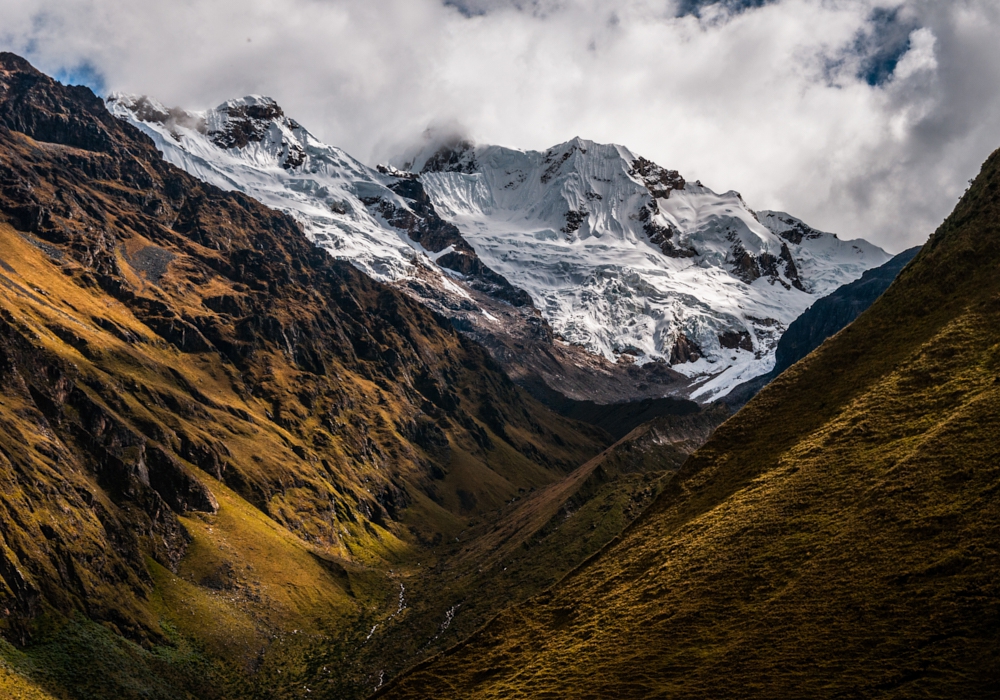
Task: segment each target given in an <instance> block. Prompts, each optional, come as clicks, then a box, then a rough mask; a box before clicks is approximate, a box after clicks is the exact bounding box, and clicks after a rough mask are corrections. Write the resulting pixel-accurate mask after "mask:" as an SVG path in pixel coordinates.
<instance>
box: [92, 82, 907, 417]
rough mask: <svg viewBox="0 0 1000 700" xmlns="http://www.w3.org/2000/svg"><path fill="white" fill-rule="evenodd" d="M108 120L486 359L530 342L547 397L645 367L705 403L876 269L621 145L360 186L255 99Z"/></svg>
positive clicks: (342, 156) (567, 148) (137, 104)
mask: <svg viewBox="0 0 1000 700" xmlns="http://www.w3.org/2000/svg"><path fill="white" fill-rule="evenodd" d="M108 105H109V108H110V109H111V111H112V112H113V113H114V114H116V115H117V116H118V117H120V118H122V119H125V120H127V121H129V122H131V123H132V124H134V125H135V126H137V127H139V128H140V129H142V130H143V131H145V132H146V133H147V134H148V135H149V136H151V137H152V138H153V139H154V141H155V142H156V144H157V147H158V148H159V149H160V150H161V151H162V152H163V154H164V157H165V158H166V159H167V160H168V161H170V162H172V163H173V164H175V165H178V166H180V167H181V168H183V169H185V170H187V171H188V172H190V173H192V174H194V175H196V176H198V177H200V178H202V179H204V180H206V181H208V182H211V183H212V184H215V185H217V186H219V187H222V188H224V189H228V190H240V191H242V192H245V193H246V194H249V195H250V196H253V197H255V198H257V199H259V200H260V201H262V202H264V203H265V204H268V205H270V206H273V207H275V208H278V209H282V210H284V211H287V212H288V213H290V214H291V215H292V216H294V217H295V218H296V219H298V220H299V221H300V223H301V224H302V227H303V230H304V231H305V233H306V235H307V236H308V237H309V238H310V239H311V240H312V241H314V242H315V243H316V244H317V245H319V246H322V247H323V248H325V249H326V250H328V251H329V252H330V253H331V254H332V255H334V256H336V257H339V258H343V259H346V260H349V261H351V262H352V263H353V264H354V265H356V266H357V267H358V268H360V269H361V270H362V271H364V272H366V273H367V274H369V275H371V276H372V277H375V278H376V279H379V280H381V281H385V282H388V283H390V284H393V285H395V286H397V287H399V288H401V289H403V290H405V291H407V292H409V293H411V294H413V295H414V296H416V297H417V298H419V299H421V300H422V301H424V302H425V303H428V304H430V305H431V306H432V307H434V308H435V309H436V310H438V311H440V312H442V313H445V314H446V315H448V316H450V317H452V318H453V319H454V320H455V322H456V324H457V325H458V326H459V327H460V328H463V330H466V331H469V332H472V333H473V335H475V336H476V337H477V338H479V339H481V340H483V339H484V338H485V342H486V343H487V345H488V346H490V347H491V349H493V350H494V352H495V354H498V355H501V356H502V357H499V356H498V359H501V361H502V362H503V361H504V360H505V359H506V360H507V361H508V364H510V363H514V364H516V363H517V362H518V360H517V358H514V357H513V355H516V354H517V353H516V351H515V352H510V351H509V350H510V347H508V346H510V343H508V342H506V341H504V340H503V336H505V335H506V336H510V337H516V339H517V342H515V343H514V345H515V346H516V347H517V348H518V349H523V347H524V343H525V342H530V343H535V342H542V343H548V345H549V346H551V350H552V351H553V352H554V353H555V355H553V353H552V352H549V351H548V350H546V351H545V352H544V353H542V354H546V355H547V356H549V357H553V356H558V358H559V361H557V362H556V364H557V365H558V367H556V368H554V369H550V370H549V371H547V372H542V374H543V375H544V376H545V381H546V382H547V383H548V384H550V385H553V384H555V385H558V384H559V383H560V382H561V381H566V382H569V381H570V380H569V379H567V378H566V376H568V375H569V374H572V373H573V372H576V373H577V374H581V373H582V375H581V376H586V375H587V374H588V373H593V372H597V373H598V374H604V375H608V376H611V375H615V376H617V375H624V374H626V373H631V376H632V377H633V380H634V382H635V383H636V384H637V385H644V384H645V383H646V381H645V380H644V379H643V380H642V381H640V380H639V379H636V378H635V377H636V376H637V375H636V373H635V371H633V369H632V368H643V367H645V368H646V369H647V370H649V371H647V372H646V375H649V374H650V373H652V374H656V375H657V376H660V375H662V376H667V375H669V381H668V380H663V381H664V382H665V384H664V386H666V385H667V384H669V385H670V386H671V388H670V391H672V392H674V393H683V394H686V395H690V396H692V397H693V398H696V399H698V400H702V401H704V400H710V399H714V398H718V397H721V396H723V395H725V393H726V392H728V391H729V390H730V389H731V388H732V387H734V386H736V385H737V384H739V383H741V382H743V381H745V380H747V379H749V378H752V377H754V376H757V375H760V374H764V373H766V372H767V371H769V370H770V369H771V368H772V367H773V365H774V348H775V346H776V344H777V341H778V338H779V337H780V335H781V333H782V332H783V331H784V329H785V328H787V326H788V325H789V324H790V323H791V322H792V321H793V320H794V319H795V318H797V317H798V316H799V315H800V314H801V313H802V312H803V311H804V310H805V309H806V308H807V307H808V306H809V305H810V304H811V303H812V302H813V301H814V300H815V299H817V298H819V297H822V296H824V295H826V294H828V293H829V292H831V291H833V289H835V288H836V287H838V286H840V285H842V284H845V283H847V282H850V281H852V280H854V279H856V278H858V277H860V276H861V274H862V273H863V272H864V271H865V270H867V269H869V268H871V267H875V266H878V265H880V264H882V263H884V262H885V261H886V260H888V259H889V257H890V256H889V255H888V254H886V253H885V252H884V251H882V250H881V249H879V248H877V247H876V246H873V245H871V244H870V243H867V242H866V241H863V240H855V241H843V240H840V239H839V238H838V237H837V236H835V235H833V234H828V233H823V232H820V231H816V230H814V229H812V228H810V227H808V226H806V225H805V224H804V223H803V222H801V221H799V220H798V219H795V218H794V217H791V216H789V215H787V214H784V213H781V212H760V213H755V212H754V211H752V210H751V209H750V208H749V207H747V205H746V204H745V203H744V202H743V200H742V198H741V197H740V195H739V194H738V193H736V192H726V193H724V194H717V193H715V192H713V191H712V190H710V189H709V188H707V187H705V186H703V185H702V184H701V183H700V182H695V183H689V182H686V181H685V180H684V178H683V177H681V175H680V174H678V173H677V172H675V171H671V170H666V169H664V168H661V167H660V166H658V165H656V164H654V163H652V162H650V161H648V160H645V159H643V158H641V157H638V156H635V155H634V154H633V153H631V152H630V151H629V150H628V149H626V148H624V147H621V146H615V145H601V144H595V143H593V142H590V141H585V140H582V139H574V140H572V141H570V142H568V143H565V144H562V145H560V146H556V147H554V148H552V149H549V150H548V151H546V152H544V153H542V152H535V151H527V152H526V151H518V150H513V149H508V148H501V147H497V146H478V147H477V146H473V145H472V144H470V143H466V142H453V143H451V144H448V145H446V146H444V147H433V148H430V147H428V148H425V149H423V150H422V151H418V152H415V153H413V154H411V155H410V156H409V157H408V158H405V159H401V160H400V161H399V162H397V163H396V166H397V167H392V166H380V167H379V168H378V169H377V170H375V169H372V168H369V167H367V166H365V165H364V164H362V163H360V162H358V161H357V160H355V159H353V158H352V157H350V156H349V155H348V154H346V153H344V152H343V151H342V150H340V149H338V148H335V147H332V146H328V145H326V144H323V143H322V142H320V141H319V140H318V139H316V138H315V137H314V136H312V135H311V134H310V133H309V132H308V131H307V130H306V129H305V128H303V127H302V126H301V125H300V124H298V123H297V122H295V121H294V120H292V119H290V118H288V117H286V116H285V115H284V113H283V111H282V110H281V108H280V107H279V106H278V105H277V104H276V103H275V102H274V101H273V100H270V99H268V98H264V97H246V98H243V99H239V100H232V101H230V102H227V103H225V104H223V105H220V106H219V107H217V108H216V109H213V110H208V111H205V112H186V111H183V110H179V109H167V108H166V107H164V106H163V105H161V104H159V103H157V102H155V101H154V100H151V99H149V98H145V97H131V96H125V95H112V96H111V97H109V98H108ZM532 306H533V307H534V308H532ZM535 309H537V310H538V311H539V312H540V314H541V317H542V318H544V321H545V322H547V324H548V326H550V327H551V329H552V333H554V336H555V340H554V341H553V339H552V338H551V336H550V334H548V331H546V330H544V329H542V330H539V326H538V323H540V319H538V318H537V312H536V311H535ZM542 325H544V324H542ZM525 329H528V331H530V332H527V333H526V330H525ZM484 334H485V335H484ZM539 339H540V340H539ZM581 348H582V349H584V350H586V351H587V352H586V353H583V354H581V353H580V349H581ZM583 355H588V357H587V358H586V359H584V357H583ZM567 358H568V359H567ZM667 366H669V370H667V371H666V374H664V371H663V370H659V369H657V368H660V367H664V368H665V367H667ZM508 369H509V370H510V369H511V367H510V366H508ZM619 370H621V371H619ZM625 370H628V372H625ZM524 371H535V370H534V369H532V368H529V369H528V370H524ZM519 373H522V371H521V369H518V370H517V371H512V374H514V375H517V374H519ZM564 375H566V376H564ZM646 375H643V376H646ZM553 388H556V389H559V390H561V391H564V392H565V393H568V394H572V391H567V390H566V389H565V387H562V386H554V387H553Z"/></svg>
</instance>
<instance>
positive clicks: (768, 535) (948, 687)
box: [380, 154, 1000, 699]
mask: <svg viewBox="0 0 1000 700" xmlns="http://www.w3.org/2000/svg"><path fill="white" fill-rule="evenodd" d="M998 269H1000V154H994V155H993V156H991V157H990V159H989V160H988V161H987V163H986V164H985V165H984V167H983V171H982V173H981V174H980V176H979V177H978V178H977V179H976V181H975V183H974V184H973V185H972V187H971V188H970V190H969V191H968V192H967V193H966V195H965V197H964V198H963V199H962V201H961V202H960V203H959V205H958V207H957V208H956V210H955V212H954V213H953V214H952V216H951V217H949V219H948V220H947V221H946V222H945V223H944V224H943V226H942V227H941V228H940V229H939V230H938V231H937V232H936V233H935V234H934V236H933V237H932V238H931V239H930V241H929V242H928V244H927V245H926V246H925V247H924V249H923V250H922V251H921V253H920V254H919V255H918V256H917V258H916V259H915V260H914V262H913V263H911V264H910V265H909V266H908V267H907V268H906V269H905V270H904V271H903V272H902V274H901V275H900V276H899V278H898V279H897V281H896V282H895V283H894V284H893V285H892V287H890V289H889V291H888V292H887V293H886V294H885V295H884V296H883V297H882V298H881V299H880V300H879V301H878V302H876V303H875V304H874V305H873V306H872V307H871V308H870V309H869V310H868V311H867V312H866V313H865V314H863V315H862V316H861V317H860V318H859V319H858V320H857V321H856V322H855V323H853V324H852V325H851V326H849V327H848V328H846V329H844V330H843V331H842V332H840V333H839V334H838V335H836V336H834V337H833V338H831V339H829V340H828V341H827V342H826V343H825V344H824V345H823V346H822V347H821V348H820V349H819V350H817V351H816V352H814V353H813V354H812V355H810V356H809V357H808V358H806V359H805V360H804V361H802V362H800V363H799V364H797V365H795V366H794V367H793V368H791V369H790V370H789V371H788V372H786V373H785V374H784V375H782V376H781V377H780V378H779V379H777V380H776V381H775V382H774V383H773V384H771V385H770V386H768V387H767V388H766V389H765V390H764V391H762V392H761V394H760V395H759V396H757V397H756V398H755V399H754V400H753V401H752V402H751V403H750V404H748V405H747V406H746V407H745V408H744V410H742V411H741V412H740V413H738V414H737V415H736V416H735V417H733V418H732V419H730V420H729V421H728V422H727V423H725V424H724V425H723V426H722V427H721V428H719V430H718V431H716V433H715V435H714V436H713V438H712V439H711V440H710V441H709V442H708V443H707V444H706V445H705V446H704V447H703V448H702V449H701V450H699V451H698V452H697V453H696V454H695V455H694V457H693V458H692V459H691V460H689V461H688V462H687V464H686V465H685V466H684V468H683V469H682V470H681V472H680V473H679V474H678V475H677V476H676V477H675V478H674V479H673V480H672V481H671V482H670V483H669V484H668V485H667V486H666V488H665V489H664V491H663V493H662V494H661V495H660V496H659V498H658V499H657V501H656V502H655V503H654V505H653V506H652V507H651V508H650V509H649V510H648V511H647V512H646V514H645V515H644V516H643V517H642V518H640V520H639V521H638V522H637V523H636V524H635V525H633V526H632V527H631V528H629V529H628V531H627V532H626V533H625V534H624V535H623V536H622V537H621V539H620V540H619V541H617V542H616V543H614V544H613V545H611V546H610V547H608V548H607V549H605V550H604V551H603V552H602V554H601V555H599V556H598V557H597V558H595V559H594V560H592V561H591V562H590V563H588V564H587V565H586V566H584V567H583V568H581V569H579V570H578V571H576V572H575V573H574V574H572V575H571V576H570V577H568V578H567V579H566V580H564V581H563V582H562V583H561V584H559V585H557V586H555V587H554V588H553V589H551V590H550V591H549V592H548V593H545V594H542V595H540V596H538V597H535V598H534V599H532V600H531V601H529V602H527V603H525V604H523V605H520V606H517V607H515V608H513V609H511V610H509V611H507V612H505V613H503V614H501V615H499V616H498V617H497V618H495V619H494V620H493V621H492V622H490V623H489V624H488V625H486V626H485V627H484V628H483V629H482V630H480V631H479V632H478V633H477V634H476V635H474V636H473V637H472V638H471V639H470V640H468V641H467V642H465V643H462V644H460V645H458V646H456V647H453V648H452V649H451V650H449V651H448V652H446V653H444V654H442V655H440V656H438V657H436V658H434V659H432V660H431V661H429V662H427V663H425V664H423V665H421V666H419V667H418V668H416V669H414V670H412V671H411V672H410V673H409V674H407V675H406V676H404V677H402V678H401V679H400V680H399V681H397V682H395V683H393V684H391V685H390V686H388V687H387V688H385V689H383V691H382V692H381V694H380V697H387V698H505V699H510V698H595V699H596V698H649V697H684V698H720V697H762V698H801V697H893V698H903V697H941V698H959V697H962V698H975V697H983V698H986V697H997V695H998V694H1000V576H998V573H1000V275H998V273H997V271H998Z"/></svg>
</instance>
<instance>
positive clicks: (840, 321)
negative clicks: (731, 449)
mask: <svg viewBox="0 0 1000 700" xmlns="http://www.w3.org/2000/svg"><path fill="white" fill-rule="evenodd" d="M918 252H920V248H919V247H916V248H910V249H909V250H905V251H903V252H902V253H900V254H899V255H897V256H895V257H894V258H893V259H892V260H890V261H889V262H887V263H886V264H884V265H881V266H879V267H876V268H873V269H871V270H868V271H867V272H865V273H864V274H863V275H862V276H861V279H858V280H855V281H854V282H850V283H848V284H845V285H844V286H843V287H840V288H839V289H837V290H836V291H835V292H833V293H832V294H829V295H827V296H825V297H823V298H822V299H820V300H818V301H817V302H816V303H815V304H813V305H812V306H810V307H809V308H808V309H806V310H805V312H804V313H803V314H802V315H801V316H799V317H798V318H797V319H795V320H794V321H793V322H792V325H790V326H789V327H788V330H786V331H785V332H784V334H782V336H781V339H780V340H779V341H778V347H777V349H776V351H775V364H774V369H772V370H771V371H770V372H768V373H767V374H763V375H761V376H759V377H755V378H754V379H751V380H750V381H749V382H746V383H744V384H741V385H740V386H738V387H736V388H735V389H734V390H733V391H732V392H731V393H730V394H729V395H728V396H726V398H725V399H724V401H725V402H726V403H727V404H728V405H730V406H733V407H740V406H743V404H745V403H746V402H747V401H749V400H750V399H752V398H753V397H754V395H755V394H756V393H757V392H758V391H760V390H761V389H762V388H764V386H765V385H767V384H768V383H770V382H772V381H773V380H774V379H775V377H777V376H778V375H780V374H781V373H782V372H784V371H785V370H786V369H788V368H789V367H791V366H792V365H794V364H795V363H796V362H798V361H799V360H801V359H802V358H803V357H805V356H806V355H808V354H809V353H811V352H812V351H813V350H815V349H816V348H818V347H819V346H820V345H822V344H823V341H825V340H826V339H827V338H829V337H831V336H833V335H835V334H836V333H838V332H839V331H840V330H841V329H842V328H845V327H847V325H849V324H850V323H851V322H852V321H853V320H854V319H856V318H857V317H858V316H860V315H861V314H862V313H864V311H865V310H866V309H868V307H869V306H871V305H872V304H874V303H875V300H876V299H878V298H879V297H880V296H882V294H884V293H885V290H886V289H888V288H889V285H890V284H892V282H893V280H895V279H896V277H897V275H899V273H900V272H902V270H903V268H904V267H906V265H907V264H908V263H909V262H910V261H911V260H913V258H914V257H916V255H917V253H918Z"/></svg>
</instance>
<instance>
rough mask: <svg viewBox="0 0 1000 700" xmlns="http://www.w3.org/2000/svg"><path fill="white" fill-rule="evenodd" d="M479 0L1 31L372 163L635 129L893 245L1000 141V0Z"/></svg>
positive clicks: (698, 168) (28, 10)
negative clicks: (413, 144)
mask: <svg viewBox="0 0 1000 700" xmlns="http://www.w3.org/2000/svg"><path fill="white" fill-rule="evenodd" d="M455 4H457V3H455ZM464 7H465V8H466V9H467V10H473V11H466V12H464V13H463V12H461V11H459V9H457V8H456V7H455V6H454V4H452V5H448V4H445V3H444V2H442V1H441V0H373V1H370V2H357V1H356V0H241V1H240V2H235V0H223V1H220V2H213V3H200V2H194V1H193V0H180V1H178V2H174V3H169V4H163V3H134V2H125V1H124V0H79V1H77V2H69V1H68V0H27V1H26V0H0V16H3V17H4V23H3V27H2V28H0V45H2V46H3V47H4V48H7V49H9V50H14V51H17V52H20V53H24V54H27V55H28V57H29V58H30V59H31V60H33V61H34V62H35V63H36V65H38V66H39V67H40V68H42V69H43V70H47V71H50V72H55V71H58V70H60V69H73V68H77V67H79V66H81V65H84V64H87V65H90V66H92V67H93V68H94V69H96V70H97V71H99V72H100V73H101V74H102V75H103V77H104V79H105V82H106V84H107V87H108V89H109V90H126V91H132V92H142V93H148V94H151V95H155V96H156V97H157V98H158V99H160V100H161V101H163V102H165V103H168V104H176V105H182V106H186V107H191V108H197V107H205V106H211V105H214V104H217V103H219V102H222V101H223V100H224V99H227V98H229V97H233V96H238V95H242V94H246V93H264V94H269V95H271V96H273V97H275V98H276V99H277V100H278V101H279V102H280V103H281V104H282V105H283V106H284V107H285V109H286V111H287V112H288V113H289V114H290V115H291V116H294V117H295V118H296V119H298V120H299V121H301V122H303V123H304V124H305V125H306V126H308V127H309V128H310V129H311V130H312V131H314V132H315V133H317V135H319V136H321V137H322V138H324V139H326V140H328V141H330V142H332V143H336V144H338V145H340V146H342V147H344V148H346V149H347V150H349V151H350V152H352V153H354V154H355V155H357V156H358V157H361V158H362V159H368V160H375V159H385V158H387V157H388V156H390V155H392V151H393V150H394V149H396V148H398V147H399V145H400V143H401V142H402V140H404V139H411V138H412V139H415V138H417V137H418V136H419V134H420V133H422V132H423V131H424V129H425V128H426V127H427V126H428V124H432V123H437V124H449V123H453V124H454V123H457V124H461V125H463V126H464V128H465V129H466V130H467V131H468V132H469V133H470V134H471V135H472V136H473V137H474V138H476V139H477V140H480V141H483V142H492V143H501V144H505V145H512V146H518V147H523V148H546V147H548V146H551V145H554V144H555V143H558V142H561V141H565V140H567V139H568V138H571V137H572V136H575V135H580V136H584V137H587V138H592V139H595V140H599V141H613V142H618V143H623V144H625V145H627V146H629V147H630V148H631V149H632V150H633V151H636V152H637V153H641V154H643V155H645V156H646V157H649V158H652V159H654V160H656V161H657V162H660V163H661V164H662V165H665V166H668V167H672V168H677V169H679V170H681V172H682V173H683V174H684V175H685V176H687V177H689V178H691V179H695V178H698V179H701V180H703V181H704V182H705V183H706V184H708V185H710V186H712V187H714V188H716V189H719V190H726V189H730V188H732V189H738V190H740V191H741V192H743V194H744V196H745V197H746V199H747V200H748V202H749V203H750V204H751V205H752V206H757V207H760V208H781V209H786V210H788V211H791V212H792V213H794V214H796V215H798V216H801V217H802V218H804V219H806V220H807V221H809V222H810V223H812V224H813V225H814V226H817V227H820V228H825V229H827V230H833V231H837V232H840V233H842V234H844V235H848V236H864V237H867V238H870V239H871V240H874V241H876V242H878V243H880V244H882V245H885V246H887V247H888V248H890V249H894V250H898V249H901V248H902V247H905V246H907V245H912V244H915V243H919V242H922V241H923V240H924V239H925V238H926V236H927V235H928V234H929V233H930V232H931V231H932V230H933V229H934V228H935V227H936V225H937V224H938V223H940V221H941V220H942V219H943V217H944V216H945V215H946V214H947V213H948V212H949V211H950V209H951V207H952V206H953V204H954V203H955V201H956V200H957V198H958V196H959V195H960V194H961V193H962V191H963V190H964V187H965V181H966V180H967V179H968V178H970V177H972V176H973V175H974V174H975V173H976V172H977V169H978V166H979V164H980V163H981V162H982V161H983V160H984V159H985V157H986V156H987V155H988V154H989V152H990V151H991V150H992V149H993V148H995V147H997V146H1000V89H998V88H1000V62H998V61H997V60H996V49H995V47H996V45H997V41H998V39H1000V6H998V4H997V3H996V2H995V0H957V1H955V2H949V3H941V2H936V1H935V0H907V2H905V3H903V2H899V1H896V2H890V1H888V0H780V1H779V2H776V3H774V4H771V5H768V6H765V7H763V8H760V9H754V10H749V11H747V12H744V13H742V14H738V15H736V16H731V15H730V14H729V13H728V12H727V11H725V10H724V9H721V8H720V7H718V6H717V7H715V8H714V9H712V8H709V9H706V11H705V12H703V14H702V17H701V19H700V20H699V19H698V18H696V17H690V16H688V17H683V18H677V17H676V16H675V15H676V4H675V2H674V1H673V0H617V1H612V0H576V1H571V0H562V1H560V0H534V1H531V0H494V1H492V2H491V1H490V0H475V1H473V0H466V2H465V3H464ZM879 8H880V9H881V10H883V12H882V14H881V15H879V16H880V17H881V18H882V20H880V21H882V24H883V25H884V24H885V23H886V21H889V20H892V21H896V23H897V25H898V27H897V30H896V34H898V35H899V36H902V37H905V36H907V33H908V36H909V44H908V51H907V52H906V53H905V55H902V56H901V57H898V56H894V55H890V56H889V58H890V59H891V61H890V62H889V63H886V64H885V65H883V66H882V69H883V72H886V73H887V74H891V75H892V77H891V78H890V79H888V81H886V82H884V83H883V84H882V85H880V86H874V87H873V86H871V85H869V84H868V83H867V82H866V81H865V79H863V77H859V75H862V73H863V66H862V64H863V62H864V61H865V60H874V59H871V58H870V57H867V55H866V54H865V53H864V52H865V51H869V49H871V46H870V44H871V43H872V42H873V41H874V42H876V43H877V42H878V40H879V37H880V36H883V35H884V36H892V35H893V34H892V32H891V31H885V30H884V27H883V28H882V29H878V27H875V25H874V24H873V23H872V22H871V21H870V20H871V19H872V17H873V15H872V12H873V10H875V9H879ZM894 8H899V10H898V12H897V13H896V14H893V12H892V10H893V9H894ZM886 17H888V18H889V20H886V19H885V18H886ZM911 25H912V27H915V29H913V30H912V31H911V30H910V29H909V27H910V26H911ZM880 26H881V25H880ZM879 32H881V34H880V33H879ZM859 37H868V38H866V39H865V41H864V42H862V41H861V40H860V39H859ZM872 37H874V38H872ZM865 42H867V43H865ZM875 48H876V49H877V48H878V47H877V46H876V47H875ZM876 58H878V59H879V60H883V58H884V57H881V54H878V55H877V56H876ZM897 58H898V63H897V62H896V59H897ZM880 65H881V64H880ZM892 69H894V73H893V72H892ZM876 73H877V71H876Z"/></svg>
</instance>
